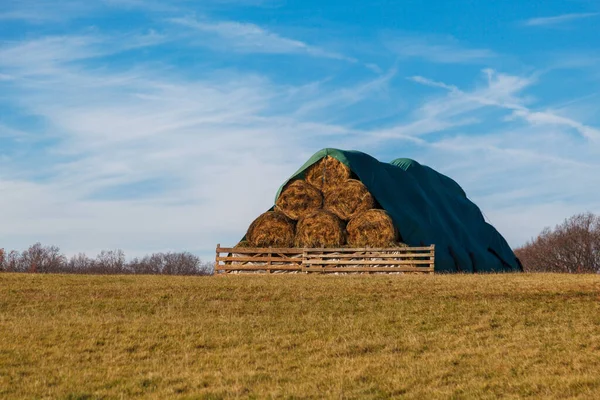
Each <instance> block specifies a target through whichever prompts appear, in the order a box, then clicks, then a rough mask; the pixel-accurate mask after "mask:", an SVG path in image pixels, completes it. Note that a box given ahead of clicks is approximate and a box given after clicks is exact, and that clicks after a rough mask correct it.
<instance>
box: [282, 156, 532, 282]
mask: <svg viewBox="0 0 600 400" xmlns="http://www.w3.org/2000/svg"><path fill="white" fill-rule="evenodd" d="M328 155H329V156H331V157H333V158H336V159H337V160H339V161H341V162H342V163H344V164H346V165H347V166H348V167H350V169H351V170H352V172H354V173H355V174H356V175H357V176H358V178H359V179H360V180H361V181H362V183H363V184H364V185H365V186H366V187H367V188H368V189H369V191H370V192H371V194H372V195H373V197H374V198H375V199H376V200H377V202H378V203H379V204H380V205H381V207H382V208H383V209H385V210H386V211H387V212H388V214H389V215H390V216H391V218H392V220H393V221H394V224H395V225H396V227H397V228H398V232H399V233H400V236H401V240H402V241H403V242H404V243H406V244H408V245H409V246H428V245H431V244H435V246H436V252H435V270H436V272H508V271H520V270H522V268H521V265H520V263H519V261H518V260H517V258H516V257H515V254H514V253H513V251H512V250H511V248H510V246H509V245H508V243H507V242H506V240H505V239H504V238H503V237H502V235H500V233H499V232H498V231H497V230H496V229H495V228H494V227H493V226H491V225H490V224H488V223H487V222H485V220H484V218H483V215H482V214H481V211H480V210H479V208H478V207H477V206H476V205H475V204H474V203H473V202H471V201H470V200H469V199H468V198H467V196H466V194H465V192H464V191H463V190H462V188H461V187H460V186H459V185H458V184H457V183H456V182H455V181H453V180H452V179H450V178H448V177H447V176H445V175H442V174H440V173H439V172H436V171H434V170H433V169H431V168H429V167H427V166H424V165H421V164H419V163H418V162H416V161H414V160H410V159H408V158H399V159H396V160H394V161H392V162H390V163H384V162H380V161H378V160H376V159H375V158H373V157H371V156H369V155H368V154H365V153H362V152H359V151H344V150H337V149H323V150H320V151H318V152H317V153H315V154H314V155H313V156H312V157H311V158H310V159H309V160H308V161H307V162H306V163H305V164H304V165H303V166H302V167H301V168H300V169H299V170H298V171H297V172H296V173H295V174H294V175H292V177H290V179H288V181H286V182H285V183H284V184H283V185H282V186H281V188H279V191H278V192H277V196H276V197H275V199H277V197H279V194H280V193H281V190H282V189H283V187H284V186H285V185H286V184H287V182H289V181H291V180H294V179H299V178H303V177H304V173H305V171H306V169H307V168H308V167H310V166H311V165H313V164H314V163H316V162H317V161H319V160H320V159H322V158H323V157H325V156H328Z"/></svg>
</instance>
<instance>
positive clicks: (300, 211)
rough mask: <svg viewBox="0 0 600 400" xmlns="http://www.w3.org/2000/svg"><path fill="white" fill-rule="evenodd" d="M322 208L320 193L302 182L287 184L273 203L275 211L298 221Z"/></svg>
mask: <svg viewBox="0 0 600 400" xmlns="http://www.w3.org/2000/svg"><path fill="white" fill-rule="evenodd" d="M322 206H323V195H322V194H321V191H320V190H319V189H317V188H316V187H314V186H313V185H311V184H310V183H307V182H305V181H303V180H296V181H293V182H291V183H289V184H288V185H287V186H286V187H285V188H284V189H283V190H282V191H281V194H280V195H279V197H278V198H277V201H276V202H275V210H276V211H279V212H281V213H283V214H285V215H286V216H287V217H288V218H291V219H293V220H298V219H300V218H302V217H304V216H306V215H308V214H310V213H312V212H313V211H316V210H318V209H320V208H321V207H322Z"/></svg>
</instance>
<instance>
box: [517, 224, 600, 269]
mask: <svg viewBox="0 0 600 400" xmlns="http://www.w3.org/2000/svg"><path fill="white" fill-rule="evenodd" d="M515 254H516V255H517V257H519V259H520V260H521V262H522V263H523V268H524V270H525V271H529V272H568V273H600V216H597V215H594V214H592V213H584V214H578V215H574V216H572V217H571V218H568V219H566V220H565V221H564V222H563V223H562V224H560V225H557V226H556V227H555V228H554V229H550V228H545V229H544V230H543V231H542V232H541V233H540V234H539V235H538V236H537V237H536V238H535V239H532V240H531V241H529V242H528V243H526V244H525V245H524V246H523V247H521V248H518V249H516V250H515Z"/></svg>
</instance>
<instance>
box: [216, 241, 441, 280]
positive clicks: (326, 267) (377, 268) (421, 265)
mask: <svg viewBox="0 0 600 400" xmlns="http://www.w3.org/2000/svg"><path fill="white" fill-rule="evenodd" d="M215 261H216V262H215V273H217V274H219V273H231V272H235V273H239V272H264V273H273V272H303V273H309V272H317V273H336V272H337V273H340V272H342V273H349V272H358V273H373V272H379V273H391V272H402V273H429V274H432V273H433V272H434V264H435V246H434V245H431V246H427V247H392V248H381V249H376V248H339V249H328V248H304V249H300V248H231V247H221V245H220V244H219V245H217V255H216V259H215Z"/></svg>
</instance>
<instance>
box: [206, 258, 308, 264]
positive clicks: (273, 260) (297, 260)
mask: <svg viewBox="0 0 600 400" xmlns="http://www.w3.org/2000/svg"><path fill="white" fill-rule="evenodd" d="M218 261H227V262H229V261H235V262H266V263H268V262H269V261H271V262H290V263H291V262H295V263H301V262H302V259H301V258H284V257H217V262H218Z"/></svg>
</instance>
